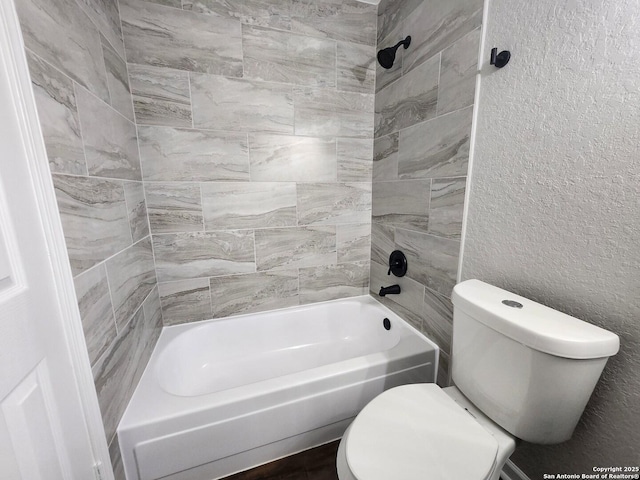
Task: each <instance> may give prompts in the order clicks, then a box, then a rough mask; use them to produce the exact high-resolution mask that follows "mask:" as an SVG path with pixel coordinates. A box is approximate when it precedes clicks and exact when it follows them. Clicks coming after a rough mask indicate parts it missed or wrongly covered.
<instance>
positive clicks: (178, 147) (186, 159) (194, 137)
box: [138, 127, 249, 182]
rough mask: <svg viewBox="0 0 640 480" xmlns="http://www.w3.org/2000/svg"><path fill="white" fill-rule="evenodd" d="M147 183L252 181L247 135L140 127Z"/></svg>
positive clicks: (141, 153)
mask: <svg viewBox="0 0 640 480" xmlns="http://www.w3.org/2000/svg"><path fill="white" fill-rule="evenodd" d="M138 141H139V142H140V157H141V159H142V171H143V176H144V179H145V181H191V182H194V181H196V182H197V181H209V180H249V147H248V145H247V135H246V134H244V133H235V132H210V131H204V130H187V129H181V128H172V127H139V128H138Z"/></svg>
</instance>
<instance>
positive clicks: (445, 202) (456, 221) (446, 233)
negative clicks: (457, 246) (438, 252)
mask: <svg viewBox="0 0 640 480" xmlns="http://www.w3.org/2000/svg"><path fill="white" fill-rule="evenodd" d="M466 185H467V179H466V178H465V177H459V178H442V179H433V180H432V181H431V203H430V205H429V233H432V234H434V235H439V236H442V237H448V238H460V236H461V234H462V214H463V210H464V195H465V189H466Z"/></svg>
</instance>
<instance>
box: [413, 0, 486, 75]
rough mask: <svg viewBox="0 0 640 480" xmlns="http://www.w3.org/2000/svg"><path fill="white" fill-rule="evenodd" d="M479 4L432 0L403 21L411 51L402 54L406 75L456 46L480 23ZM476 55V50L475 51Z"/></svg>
mask: <svg viewBox="0 0 640 480" xmlns="http://www.w3.org/2000/svg"><path fill="white" fill-rule="evenodd" d="M483 3H484V2H483V1H482V0H435V1H433V2H423V3H422V4H420V5H419V6H418V7H417V8H416V9H415V10H414V11H413V13H412V14H411V15H409V16H408V17H407V19H406V21H405V30H406V31H407V32H411V47H410V48H409V49H408V50H407V51H406V52H405V55H404V58H403V62H402V72H403V73H405V74H406V73H407V72H409V71H410V70H413V69H414V68H417V67H418V66H419V65H421V64H422V63H423V62H425V61H427V60H428V59H430V58H432V57H433V56H434V55H435V54H437V53H438V52H440V51H442V50H444V49H445V48H446V47H448V46H449V45H451V44H453V43H455V42H456V41H457V40H458V39H460V38H462V37H463V36H464V35H466V34H467V33H469V32H471V31H472V30H474V29H476V28H478V27H479V26H480V24H481V22H482V6H483ZM476 55H477V50H476Z"/></svg>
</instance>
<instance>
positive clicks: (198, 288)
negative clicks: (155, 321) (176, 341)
mask: <svg viewBox="0 0 640 480" xmlns="http://www.w3.org/2000/svg"><path fill="white" fill-rule="evenodd" d="M158 289H159V292H160V302H161V303H162V318H163V319H164V325H165V326H168V325H178V324H180V323H188V322H197V321H199V320H208V319H210V318H212V314H211V294H210V292H209V279H208V278H194V279H190V280H180V281H177V282H168V283H161V284H159V285H158Z"/></svg>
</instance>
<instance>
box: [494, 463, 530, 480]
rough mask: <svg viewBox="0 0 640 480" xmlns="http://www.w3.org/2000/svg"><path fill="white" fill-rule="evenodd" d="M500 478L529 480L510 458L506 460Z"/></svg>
mask: <svg viewBox="0 0 640 480" xmlns="http://www.w3.org/2000/svg"><path fill="white" fill-rule="evenodd" d="M500 478H502V480H531V479H530V478H529V477H528V476H527V475H526V474H525V473H524V472H523V471H522V470H520V469H519V468H518V467H517V466H516V465H515V463H513V462H512V461H511V460H507V463H505V464H504V467H503V468H502V473H501V474H500Z"/></svg>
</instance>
